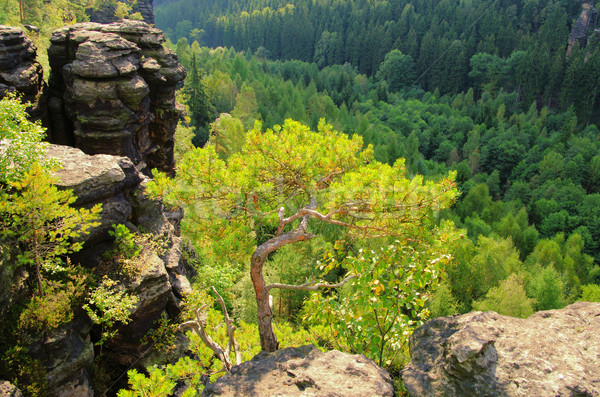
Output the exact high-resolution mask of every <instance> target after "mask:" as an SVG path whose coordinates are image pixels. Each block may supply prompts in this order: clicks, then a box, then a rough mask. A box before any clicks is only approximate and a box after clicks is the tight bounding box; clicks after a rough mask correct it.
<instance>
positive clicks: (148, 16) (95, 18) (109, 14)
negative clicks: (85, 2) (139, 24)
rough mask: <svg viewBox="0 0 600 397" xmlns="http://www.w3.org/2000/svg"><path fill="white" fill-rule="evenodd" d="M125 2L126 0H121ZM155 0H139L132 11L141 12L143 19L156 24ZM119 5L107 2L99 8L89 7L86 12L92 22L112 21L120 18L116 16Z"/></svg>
mask: <svg viewBox="0 0 600 397" xmlns="http://www.w3.org/2000/svg"><path fill="white" fill-rule="evenodd" d="M119 1H120V2H122V3H124V2H125V1H126V0H119ZM152 3H153V0H137V1H136V2H135V3H134V4H133V6H132V9H131V12H132V13H136V12H139V13H140V14H141V16H142V20H143V21H144V22H146V23H147V24H150V25H154V6H153V5H152ZM116 9H117V7H115V5H114V4H110V3H106V4H104V5H103V6H102V7H100V8H98V9H94V8H88V9H87V10H86V13H87V14H88V15H89V17H90V21H91V22H98V23H112V22H117V21H118V20H119V19H118V18H117V17H116V16H115V11H116Z"/></svg>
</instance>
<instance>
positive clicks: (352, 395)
mask: <svg viewBox="0 0 600 397" xmlns="http://www.w3.org/2000/svg"><path fill="white" fill-rule="evenodd" d="M202 395H203V396H232V397H233V396H245V397H253V396H256V397H270V396H287V397H293V396H319V397H366V396H369V397H376V396H386V397H387V396H389V397H392V396H394V387H393V385H392V380H391V378H390V375H389V374H388V372H387V371H386V370H384V369H382V368H380V367H378V366H377V365H376V364H375V362H373V361H372V360H370V359H368V358H366V357H365V356H363V355H358V354H356V355H351V354H346V353H341V352H339V351H337V350H332V351H329V352H327V353H323V352H321V351H320V350H319V349H317V348H316V347H314V346H312V345H308V346H303V347H299V348H295V347H289V348H287V349H283V350H278V351H276V352H274V353H271V354H268V353H259V354H258V355H257V356H256V357H254V358H253V359H252V360H250V361H247V362H245V363H242V364H240V365H238V366H235V367H233V368H232V369H231V371H230V372H229V373H227V374H226V375H224V376H223V377H221V378H219V379H218V380H217V381H216V382H215V383H213V384H210V385H208V386H207V387H206V388H205V389H204V392H203V393H202Z"/></svg>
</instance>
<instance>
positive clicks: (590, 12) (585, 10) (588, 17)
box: [567, 2, 598, 56]
mask: <svg viewBox="0 0 600 397" xmlns="http://www.w3.org/2000/svg"><path fill="white" fill-rule="evenodd" d="M581 7H582V10H581V14H579V18H577V21H575V23H574V24H573V28H572V29H571V34H570V35H569V46H568V48H567V56H568V55H569V54H570V53H571V49H572V48H573V46H574V45H575V44H576V43H579V46H580V47H585V46H586V45H587V44H588V39H589V38H590V36H591V35H592V33H593V32H594V29H596V27H597V26H598V11H596V9H595V8H594V6H593V5H592V4H590V3H587V2H584V3H583V4H582V6H581Z"/></svg>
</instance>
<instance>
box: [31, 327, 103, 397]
mask: <svg viewBox="0 0 600 397" xmlns="http://www.w3.org/2000/svg"><path fill="white" fill-rule="evenodd" d="M91 328H92V323H91V321H90V320H89V319H88V318H87V316H81V315H79V316H76V317H75V319H74V320H73V321H71V322H70V323H69V324H66V325H64V326H63V327H61V328H59V329H58V330H56V331H54V332H53V334H52V335H50V336H49V337H47V338H46V339H44V341H43V343H36V344H33V345H31V346H30V348H29V353H30V354H31V355H32V356H33V357H35V358H36V359H38V360H40V361H41V362H42V364H43V365H44V367H45V369H46V371H47V375H46V380H47V382H48V390H49V391H51V392H52V394H53V395H57V396H61V397H62V396H81V397H92V396H93V395H94V393H93V390H92V387H91V379H90V372H89V368H90V366H91V365H92V361H93V359H94V345H93V343H92V342H91V341H90V336H89V332H90V330H91Z"/></svg>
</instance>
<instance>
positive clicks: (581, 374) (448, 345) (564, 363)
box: [402, 302, 600, 397]
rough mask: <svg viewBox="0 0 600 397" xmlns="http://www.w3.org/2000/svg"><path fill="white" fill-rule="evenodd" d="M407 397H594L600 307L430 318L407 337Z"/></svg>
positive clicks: (598, 384)
mask: <svg viewBox="0 0 600 397" xmlns="http://www.w3.org/2000/svg"><path fill="white" fill-rule="evenodd" d="M410 352H411V357H412V361H411V362H410V364H409V365H408V366H406V367H405V368H404V370H403V373H402V377H403V379H404V384H405V386H406V388H407V390H408V392H409V395H411V396H419V397H427V396H523V397H525V396H579V397H584V396H590V397H591V396H599V395H600V376H599V374H600V303H586V302H578V303H575V304H573V305H570V306H567V307H565V308H564V309H561V310H549V311H543V312H538V313H535V314H534V315H532V316H530V317H529V318H528V319H525V320H524V319H519V318H513V317H506V316H501V315H499V314H497V313H494V312H485V313H482V312H473V313H468V314H464V315H455V316H449V317H441V318H436V319H433V320H430V321H429V322H427V323H426V324H425V325H423V326H422V327H420V328H419V329H417V330H416V331H415V332H414V334H413V335H412V337H411V339H410Z"/></svg>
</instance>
